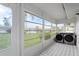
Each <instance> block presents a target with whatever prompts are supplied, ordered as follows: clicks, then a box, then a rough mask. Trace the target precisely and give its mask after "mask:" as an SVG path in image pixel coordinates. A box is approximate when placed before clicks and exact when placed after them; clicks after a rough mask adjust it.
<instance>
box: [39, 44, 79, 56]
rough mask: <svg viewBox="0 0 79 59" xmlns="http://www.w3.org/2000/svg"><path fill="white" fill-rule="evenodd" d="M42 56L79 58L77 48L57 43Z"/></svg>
mask: <svg viewBox="0 0 79 59" xmlns="http://www.w3.org/2000/svg"><path fill="white" fill-rule="evenodd" d="M40 56H79V52H78V48H77V46H72V45H67V44H62V43H55V44H53V45H52V46H51V47H50V48H48V49H47V50H46V51H44V52H42V53H41V54H40Z"/></svg>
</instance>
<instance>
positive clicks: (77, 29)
mask: <svg viewBox="0 0 79 59" xmlns="http://www.w3.org/2000/svg"><path fill="white" fill-rule="evenodd" d="M76 19H77V21H76V31H75V32H76V35H77V47H78V49H79V13H77V14H76Z"/></svg>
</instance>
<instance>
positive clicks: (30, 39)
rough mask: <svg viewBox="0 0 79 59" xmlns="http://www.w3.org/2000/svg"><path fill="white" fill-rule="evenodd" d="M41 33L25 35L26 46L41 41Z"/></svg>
mask: <svg viewBox="0 0 79 59" xmlns="http://www.w3.org/2000/svg"><path fill="white" fill-rule="evenodd" d="M40 35H41V33H26V32H25V36H24V38H25V39H24V46H25V47H30V46H33V45H36V44H39V43H40V42H41V36H40Z"/></svg>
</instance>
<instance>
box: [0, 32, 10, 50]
mask: <svg viewBox="0 0 79 59" xmlns="http://www.w3.org/2000/svg"><path fill="white" fill-rule="evenodd" d="M10 39H11V34H10V33H0V48H1V49H3V48H7V47H8V46H9V45H10Z"/></svg>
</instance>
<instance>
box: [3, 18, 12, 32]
mask: <svg viewBox="0 0 79 59" xmlns="http://www.w3.org/2000/svg"><path fill="white" fill-rule="evenodd" d="M3 22H4V25H5V26H6V27H9V26H10V24H9V22H8V18H6V17H4V20H3ZM6 31H7V32H8V33H11V28H8V29H7V30H6Z"/></svg>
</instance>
